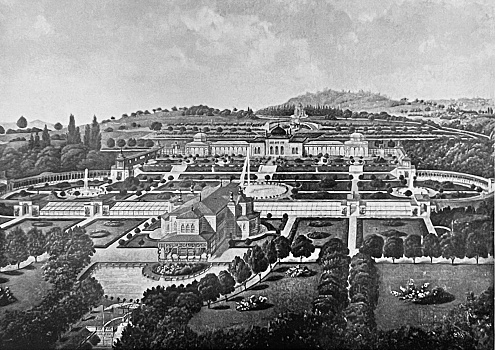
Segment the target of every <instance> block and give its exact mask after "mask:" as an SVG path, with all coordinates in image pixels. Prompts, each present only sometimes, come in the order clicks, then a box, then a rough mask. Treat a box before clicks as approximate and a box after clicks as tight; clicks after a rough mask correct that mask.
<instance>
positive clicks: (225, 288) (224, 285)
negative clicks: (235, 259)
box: [218, 270, 235, 301]
mask: <svg viewBox="0 0 495 350" xmlns="http://www.w3.org/2000/svg"><path fill="white" fill-rule="evenodd" d="M218 280H219V281H220V286H221V289H220V294H222V295H225V301H227V295H228V294H230V293H232V292H233V291H234V290H235V287H234V286H235V280H234V277H232V275H231V274H230V273H229V272H228V271H227V270H222V271H220V273H219V274H218Z"/></svg>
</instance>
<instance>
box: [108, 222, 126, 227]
mask: <svg viewBox="0 0 495 350" xmlns="http://www.w3.org/2000/svg"><path fill="white" fill-rule="evenodd" d="M122 225H124V223H123V222H122V221H119V220H110V221H107V222H105V223H104V224H103V226H108V227H119V226H122Z"/></svg>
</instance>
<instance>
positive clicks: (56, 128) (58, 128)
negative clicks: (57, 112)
mask: <svg viewBox="0 0 495 350" xmlns="http://www.w3.org/2000/svg"><path fill="white" fill-rule="evenodd" d="M53 127H54V128H55V130H57V131H60V130H62V128H63V127H64V126H63V125H62V124H61V123H59V122H57V123H55V125H54V126H53Z"/></svg>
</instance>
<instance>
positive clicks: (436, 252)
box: [423, 233, 442, 263]
mask: <svg viewBox="0 0 495 350" xmlns="http://www.w3.org/2000/svg"><path fill="white" fill-rule="evenodd" d="M423 255H424V256H429V257H430V261H431V262H432V263H433V258H439V257H440V256H442V250H441V248H440V241H439V239H438V236H437V235H436V234H434V233H428V234H427V235H426V236H424V237H423Z"/></svg>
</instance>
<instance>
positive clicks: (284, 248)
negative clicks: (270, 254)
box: [273, 236, 290, 261]
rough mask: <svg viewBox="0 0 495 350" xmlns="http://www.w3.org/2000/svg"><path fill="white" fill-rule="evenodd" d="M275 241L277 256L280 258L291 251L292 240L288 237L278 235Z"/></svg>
mask: <svg viewBox="0 0 495 350" xmlns="http://www.w3.org/2000/svg"><path fill="white" fill-rule="evenodd" d="M273 242H274V243H275V250H276V252H277V258H278V260H279V261H280V259H283V258H286V257H288V256H289V253H290V241H289V239H288V238H287V237H284V236H278V237H276V238H275V239H274V240H273Z"/></svg>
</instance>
